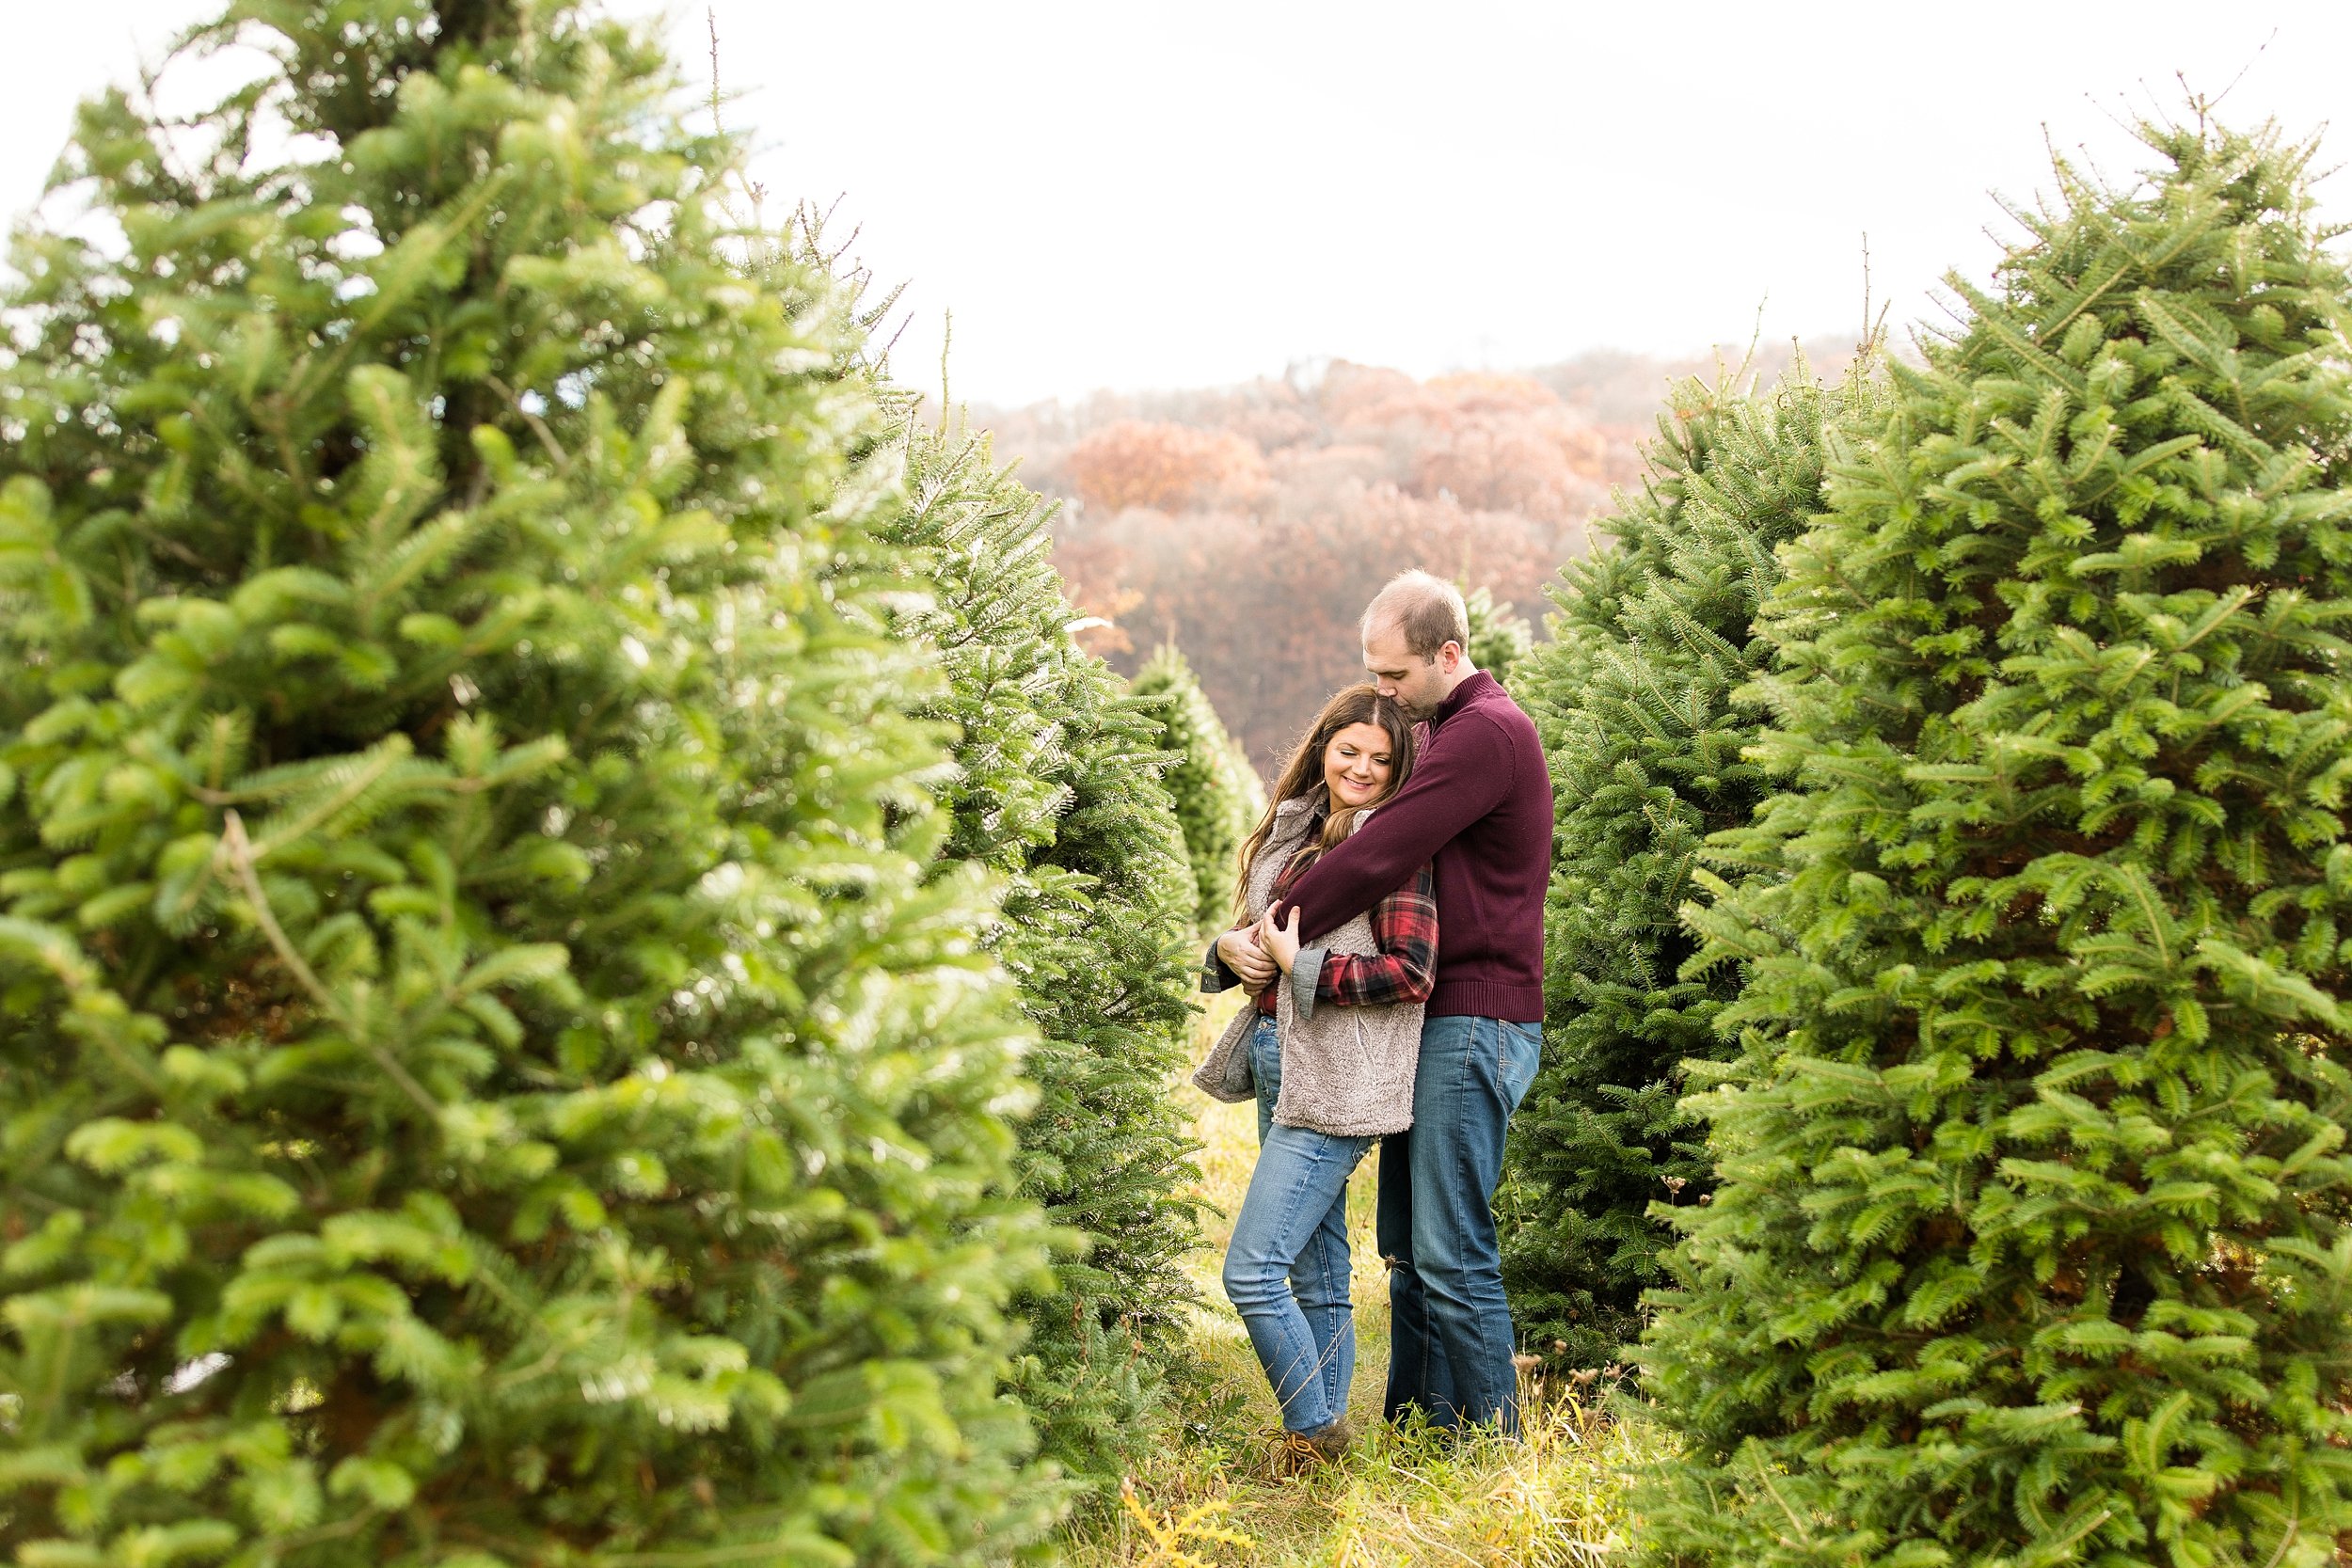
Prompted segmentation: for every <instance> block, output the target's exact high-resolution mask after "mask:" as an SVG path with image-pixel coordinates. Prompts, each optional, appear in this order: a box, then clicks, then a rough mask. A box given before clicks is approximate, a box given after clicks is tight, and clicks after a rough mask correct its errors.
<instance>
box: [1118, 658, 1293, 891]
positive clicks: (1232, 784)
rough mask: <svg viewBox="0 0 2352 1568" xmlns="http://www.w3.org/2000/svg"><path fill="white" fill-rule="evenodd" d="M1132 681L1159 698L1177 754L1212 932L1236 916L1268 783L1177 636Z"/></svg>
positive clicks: (1191, 847) (1178, 795) (1160, 717)
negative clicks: (1238, 872) (1237, 866)
mask: <svg viewBox="0 0 2352 1568" xmlns="http://www.w3.org/2000/svg"><path fill="white" fill-rule="evenodd" d="M1129 689H1131V690H1132V691H1134V692H1135V694H1136V696H1138V697H1143V698H1148V699H1151V700H1152V711H1153V715H1154V717H1155V718H1156V719H1157V721H1158V723H1159V731H1160V748H1161V750H1163V751H1164V752H1167V753H1168V755H1169V756H1170V757H1171V758H1173V759H1174V760H1173V762H1172V763H1171V764H1170V766H1169V768H1168V771H1167V772H1166V773H1165V774H1163V775H1162V782H1163V783H1164V784H1167V786H1168V794H1169V795H1170V796H1172V797H1174V799H1175V801H1176V820H1177V822H1178V823H1179V824H1180V825H1181V826H1182V827H1183V829H1184V851H1185V858H1186V859H1187V860H1188V861H1189V862H1190V863H1191V869H1192V879H1193V885H1194V887H1195V889H1196V902H1195V907H1194V915H1193V921H1194V924H1195V925H1196V926H1197V927H1199V928H1200V930H1201V931H1204V932H1206V931H1221V930H1223V929H1224V928H1225V927H1227V926H1228V925H1229V924H1231V923H1232V913H1233V871H1234V864H1233V861H1234V857H1235V856H1237V855H1239V854H1240V853H1241V846H1242V841H1243V840H1244V839H1246V838H1248V836H1249V832H1250V830H1251V829H1253V828H1255V827H1256V826H1257V825H1258V818H1259V817H1261V816H1264V815H1265V785H1264V784H1263V783H1261V782H1260V780H1259V778H1258V774H1257V770H1256V769H1255V768H1251V767H1250V766H1249V763H1248V759H1247V758H1245V757H1244V756H1243V755H1242V754H1241V750H1240V748H1239V747H1237V746H1235V745H1234V744H1233V737H1232V736H1230V735H1228V734H1227V733H1226V731H1225V725H1224V724H1223V722H1222V721H1219V720H1218V718H1217V716H1216V708H1215V707H1213V706H1211V705H1210V704H1209V697H1208V693H1207V692H1205V691H1203V690H1201V689H1200V681H1199V680H1198V679H1197V678H1195V677H1194V675H1193V673H1192V666H1191V665H1189V664H1187V663H1185V662H1184V654H1183V652H1182V651H1181V650H1180V649H1178V648H1177V646H1176V645H1175V644H1174V643H1173V642H1170V643H1167V644H1164V645H1163V646H1162V647H1160V648H1159V649H1158V650H1157V651H1156V652H1155V653H1153V654H1152V657H1151V658H1150V659H1148V660H1147V661H1145V663H1144V666H1143V668H1142V669H1140V670H1138V671H1136V678H1135V680H1134V681H1133V682H1132V683H1131V685H1130V688H1129Z"/></svg>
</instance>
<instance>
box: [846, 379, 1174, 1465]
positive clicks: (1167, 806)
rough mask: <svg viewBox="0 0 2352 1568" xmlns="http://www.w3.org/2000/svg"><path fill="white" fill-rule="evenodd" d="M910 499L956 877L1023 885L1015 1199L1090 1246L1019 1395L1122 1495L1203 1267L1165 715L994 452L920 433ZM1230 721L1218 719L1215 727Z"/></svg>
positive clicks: (1042, 1310)
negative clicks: (1102, 650) (1063, 567)
mask: <svg viewBox="0 0 2352 1568" xmlns="http://www.w3.org/2000/svg"><path fill="white" fill-rule="evenodd" d="M889 452H890V455H891V456H893V457H894V459H896V460H897V461H898V462H901V463H902V464H903V466H904V470H905V483H906V485H907V488H908V490H909V492H910V495H911V498H912V503H913V504H912V506H911V509H910V511H909V512H908V514H907V515H906V516H905V517H904V518H903V519H902V520H900V521H899V522H898V523H897V524H895V525H894V526H893V527H892V528H890V529H889V530H888V531H887V537H888V538H889V539H890V540H892V541H893V542H896V543H899V544H903V545H908V546H915V547H917V548H919V549H920V550H921V551H922V552H923V553H922V558H921V559H922V561H923V564H924V571H925V577H926V579H927V580H926V583H925V587H926V589H927V590H928V592H929V594H930V595H932V598H933V602H932V603H931V605H930V608H929V609H927V610H924V611H922V612H921V613H919V614H917V615H915V616H914V617H911V618H909V619H908V620H906V621H905V622H903V623H902V630H903V631H904V632H906V633H907V634H909V635H919V636H922V637H924V638H927V639H928V640H930V641H931V642H933V643H935V644H936V645H937V646H938V647H939V648H940V649H941V650H942V653H943V655H944V658H943V662H944V664H945V666H946V672H947V675H948V680H949V683H950V684H949V690H948V693H947V695H946V699H945V700H944V701H943V702H941V703H939V704H936V705H934V706H933V707H932V708H931V710H930V711H931V712H933V713H935V714H936V715H938V716H939V717H941V718H945V719H947V720H949V721H952V722H953V723H954V724H955V725H956V727H957V732H958V734H959V736H960V737H961V738H960V739H959V741H958V743H957V745H956V748H955V756H956V761H957V764H958V772H957V776H956V778H955V779H954V780H953V782H952V783H950V784H948V785H947V787H946V800H947V802H948V804H949V806H950V807H951V808H952V810H953V812H954V818H955V832H954V834H953V836H952V838H951V839H950V840H949V842H948V845H947V850H946V852H947V854H948V856H950V857H952V858H955V859H961V860H971V861H977V862H980V863H984V864H987V865H989V866H992V867H994V868H995V869H997V870H999V871H1001V872H1003V873H1006V874H1007V875H1009V877H1010V879H1011V880H1012V886H1013V891H1012V894H1011V895H1010V897H1009V899H1008V900H1007V901H1006V904H1005V918H1004V922H1003V925H1002V927H1001V928H1000V930H999V932H998V935H997V936H996V937H995V938H993V940H992V946H993V947H994V949H995V950H996V951H997V952H998V953H999V955H1000V956H1001V957H1002V958H1003V960H1004V962H1005V965H1006V967H1007V968H1009V970H1011V972H1012V973H1013V974H1014V975H1015V976H1016V977H1017V978H1018V979H1019V981H1020V983H1021V999H1022V1005H1023V1006H1024V1007H1025V1009H1026V1010H1027V1012H1028V1015H1029V1019H1030V1021H1031V1022H1032V1023H1033V1024H1034V1026H1035V1027H1036V1030H1037V1032H1038V1035H1039V1037H1040V1038H1039V1042H1038V1044H1037V1046H1036V1048H1035V1049H1034V1050H1033V1051H1032V1052H1031V1053H1030V1055H1029V1057H1028V1062H1027V1071H1028V1073H1029V1075H1030V1077H1031V1078H1033V1079H1034V1080H1035V1081H1036V1083H1037V1085H1038V1088H1039V1091H1040V1100H1039V1103H1038V1107H1037V1110H1036V1112H1035V1114H1034V1115H1032V1116H1031V1117H1029V1118H1028V1120H1027V1121H1026V1122H1025V1124H1024V1125H1023V1128H1022V1133H1021V1137H1022V1147H1021V1171H1022V1190H1023V1191H1024V1192H1025V1194H1027V1195H1028V1196H1031V1197H1033V1198H1035V1199H1036V1200H1037V1201H1038V1202H1040V1203H1041V1204H1042V1205H1043V1206H1044V1208H1045V1210H1046V1212H1047V1214H1048V1215H1049V1216H1050V1217H1051V1218H1052V1219H1053V1220H1054V1221H1055V1222H1056V1223H1057V1224H1059V1225H1062V1226H1066V1227H1070V1229H1071V1230H1072V1231H1073V1232H1074V1233H1075V1234H1076V1236H1077V1237H1078V1238H1080V1239H1082V1241H1083V1248H1082V1250H1081V1253H1080V1255H1079V1256H1078V1257H1076V1258H1075V1259H1073V1260H1070V1261H1066V1262H1065V1263H1064V1264H1063V1266H1062V1268H1061V1270H1060V1285H1059V1288H1058V1289H1057V1290H1055V1291H1043V1292H1036V1293H1032V1294H1031V1295H1029V1296H1028V1297H1027V1298H1025V1301H1024V1302H1023V1304H1022V1306H1023V1309H1024V1311H1025V1314H1026V1316H1027V1317H1028V1319H1029V1322H1030V1323H1031V1325H1032V1336H1031V1338H1030V1342H1029V1347H1028V1353H1027V1354H1026V1355H1025V1358H1024V1360H1023V1362H1022V1365H1021V1369H1020V1374H1019V1377H1018V1380H1017V1383H1016V1388H1017V1391H1018V1392H1019V1393H1020V1395H1021V1397H1022V1399H1023V1400H1024V1402H1026V1403H1027V1404H1028V1405H1029V1406H1030V1407H1031V1409H1032V1410H1034V1411H1035V1412H1036V1414H1037V1417H1038V1418H1039V1420H1040V1422H1041V1425H1042V1427H1043V1429H1044V1436H1045V1444H1046V1451H1047V1453H1048V1454H1049V1455H1051V1456H1052V1457H1054V1458H1057V1459H1058V1460H1060V1461H1061V1462H1062V1463H1063V1464H1064V1465H1067V1466H1068V1467H1069V1468H1070V1469H1071V1470H1072V1471H1073V1472H1074V1473H1075V1474H1076V1475H1077V1476H1078V1477H1080V1478H1081V1479H1083V1480H1084V1481H1089V1482H1090V1483H1095V1484H1103V1483H1108V1484H1114V1485H1115V1484H1116V1482H1117V1481H1118V1478H1119V1476H1120V1473H1121V1471H1122V1470H1132V1469H1133V1468H1135V1467H1136V1465H1137V1464H1138V1463H1139V1462H1140V1461H1141V1459H1142V1458H1143V1456H1144V1454H1145V1452H1146V1446H1147V1445H1148V1444H1150V1443H1151V1442H1152V1441H1153V1439H1154V1436H1155V1434H1156V1433H1159V1432H1160V1431H1161V1430H1162V1429H1163V1427H1164V1425H1165V1422H1164V1421H1163V1420H1161V1419H1158V1418H1159V1417H1160V1416H1161V1414H1162V1411H1161V1409H1160V1406H1161V1404H1162V1402H1163V1401H1164V1399H1165V1396H1166V1388H1167V1371H1168V1362H1169V1359H1170V1357H1171V1356H1172V1354H1174V1352H1175V1350H1176V1348H1177V1346H1176V1342H1175V1330H1176V1328H1177V1326H1178V1323H1179V1319H1180V1316H1181V1311H1182V1308H1183V1307H1184V1305H1185V1304H1186V1303H1187V1302H1189V1301H1190V1300H1192V1299H1193V1297H1194V1294H1195V1292H1194V1291H1193V1290H1192V1288H1191V1286H1190V1284H1189V1283H1188V1281H1187V1279H1186V1276H1185V1275H1184V1269H1183V1262H1184V1258H1185V1257H1186V1255H1187V1254H1189V1253H1190V1252H1192V1251H1193V1250H1194V1249H1195V1248H1196V1247H1198V1246H1199V1244H1200V1225H1199V1221H1198V1216H1197V1212H1196V1206H1195V1205H1194V1203H1193V1202H1192V1200H1191V1199H1190V1198H1189V1196H1186V1195H1187V1193H1188V1191H1189V1189H1190V1187H1191V1186H1192V1184H1193V1182H1194V1181H1195V1180H1196V1179H1197V1177H1198V1175H1199V1172H1198V1171H1197V1169H1196V1168H1195V1167H1194V1165H1193V1164H1192V1158H1191V1156H1192V1151H1193V1148H1194V1147H1195V1146H1194V1144H1193V1141H1192V1137H1191V1129H1190V1128H1189V1126H1188V1125H1187V1124H1186V1121H1185V1118H1184V1116H1183V1115H1182V1113H1181V1110H1180V1108H1179V1106H1178V1102H1177V1101H1176V1099H1175V1098H1174V1096H1172V1095H1170V1094H1169V1093H1168V1085H1169V1082H1170V1080H1171V1079H1172V1077H1173V1076H1174V1074H1175V1072H1176V1070H1177V1069H1178V1068H1179V1067H1180V1066H1181V1065H1182V1062H1183V1057H1184V1053H1185V1051H1186V1049H1187V1048H1188V1046H1189V1043H1190V1039H1191V1025H1192V1017H1193V1011H1192V1005H1191V1000H1190V995H1189V993H1190V991H1191V989H1192V981H1193V968H1194V964H1195V963H1196V962H1197V958H1196V956H1195V955H1194V953H1193V952H1192V950H1191V940H1192V935H1193V928H1192V927H1193V897H1194V886H1193V882H1192V879H1191V877H1190V875H1189V873H1188V872H1187V870H1186V868H1185V865H1184V843H1183V839H1182V837H1181V835H1180V832H1179V830H1178V827H1177V811H1176V808H1175V807H1174V806H1173V805H1172V804H1171V803H1170V801H1169V799H1168V791H1167V790H1166V789H1164V788H1163V787H1162V786H1161V784H1160V782H1159V776H1160V774H1161V772H1162V770H1163V768H1165V767H1166V766H1167V758H1166V756H1165V755H1164V753H1163V752H1162V751H1161V737H1160V724H1159V721H1158V714H1157V713H1156V712H1155V708H1154V705H1153V704H1152V703H1150V702H1147V701H1144V700H1141V699H1138V698H1136V697H1132V696H1130V695H1128V693H1127V691H1126V689H1125V688H1124V686H1123V684H1122V683H1121V682H1120V678H1119V676H1118V675H1117V674H1116V673H1114V672H1113V671H1112V670H1111V669H1110V667H1109V666H1108V665H1106V664H1104V662H1103V661H1102V660H1101V659H1100V658H1097V657H1094V656H1092V655H1090V654H1088V653H1086V652H1085V651H1083V650H1082V649H1080V648H1079V647H1078V645H1077V643H1076V642H1075V641H1073V639H1072V637H1071V635H1070V632H1069V629H1068V628H1069V623H1070V621H1071V618H1072V616H1071V610H1070V608H1069V605H1068V603H1067V601H1066V600H1065V599H1064V598H1063V597H1062V584H1061V578H1060V577H1059V575H1058V574H1057V573H1056V572H1055V570H1054V568H1053V564H1052V562H1051V560H1050V559H1049V554H1050V550H1051V547H1052V534H1051V531H1050V528H1049V521H1050V516H1051V507H1050V506H1049V505H1048V503H1046V502H1045V501H1044V500H1043V499H1041V498H1040V497H1039V496H1038V495H1037V494H1036V493H1035V492H1034V491H1031V490H1030V489H1028V488H1027V487H1026V486H1025V485H1023V484H1021V483H1019V482H1018V481H1016V480H1015V479H1014V478H1013V477H1012V475H1011V473H1010V472H1009V470H1000V469H998V468H997V467H994V465H993V463H992V462H991V461H990V457H989V448H988V444H987V442H986V441H985V439H983V438H975V437H971V436H963V435H950V434H946V433H943V432H941V431H938V430H934V429H932V428H930V427H927V426H924V425H922V424H919V423H913V422H910V423H909V424H907V425H906V426H905V428H904V429H903V431H902V433H901V434H900V436H898V439H897V440H896V441H895V442H893V443H892V446H891V448H890V449H889ZM1212 721H1214V720H1212Z"/></svg>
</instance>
